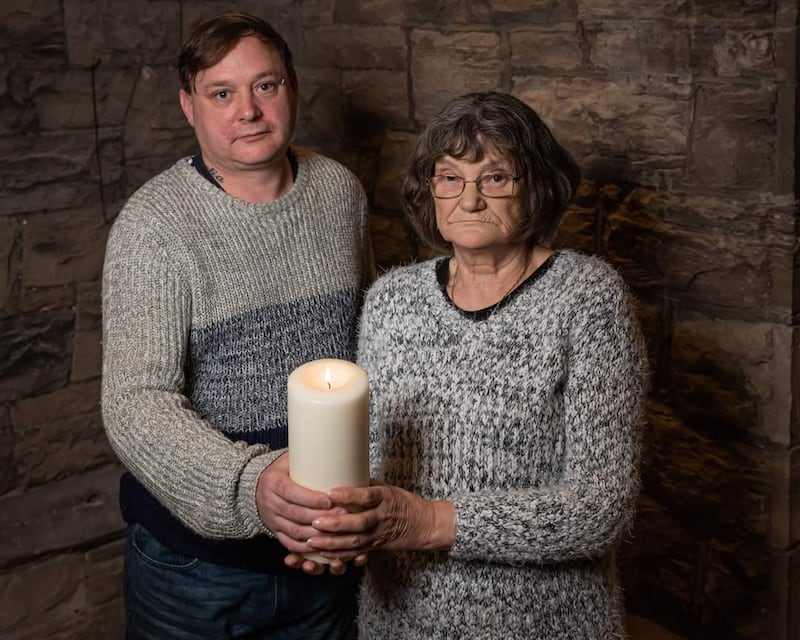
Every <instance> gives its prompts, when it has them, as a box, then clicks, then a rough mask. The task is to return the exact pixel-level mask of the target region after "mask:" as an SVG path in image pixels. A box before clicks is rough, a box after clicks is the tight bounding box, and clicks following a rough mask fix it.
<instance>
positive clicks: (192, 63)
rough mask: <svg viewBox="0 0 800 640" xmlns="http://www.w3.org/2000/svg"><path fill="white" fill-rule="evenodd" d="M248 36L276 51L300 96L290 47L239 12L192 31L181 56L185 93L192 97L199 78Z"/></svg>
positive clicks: (259, 22)
mask: <svg viewBox="0 0 800 640" xmlns="http://www.w3.org/2000/svg"><path fill="white" fill-rule="evenodd" d="M248 36H254V37H256V38H258V39H259V40H261V41H262V42H264V43H266V44H268V45H270V46H272V47H274V48H275V50H276V51H277V52H278V55H279V56H280V58H281V61H282V62H283V66H284V67H286V73H287V75H288V78H286V79H287V80H288V82H289V84H290V85H291V87H292V89H293V90H294V91H295V92H297V73H296V72H295V70H294V64H293V63H292V52H291V50H290V49H289V45H287V44H286V41H285V40H284V39H283V37H282V36H281V34H279V33H278V32H277V31H275V29H273V28H272V27H271V26H270V25H269V24H268V23H267V22H265V21H264V20H262V19H261V18H258V17H256V16H252V15H250V14H247V13H242V12H240V11H225V12H224V13H220V14H219V15H217V16H214V17H213V18H210V19H208V20H206V21H204V22H201V23H199V24H196V25H195V26H194V27H193V28H192V30H191V32H190V33H189V35H188V36H187V38H186V40H185V41H184V43H183V46H182V47H181V52H180V55H179V56H178V76H179V78H180V81H181V87H182V88H183V90H184V91H186V92H187V93H192V90H193V89H194V80H195V78H196V77H197V74H198V73H200V72H201V71H204V70H205V69H209V68H210V67H213V66H214V65H215V64H217V63H218V62H220V61H221V60H222V59H223V58H224V57H225V56H226V55H228V53H230V51H231V50H232V49H233V48H234V47H235V46H236V45H237V44H238V42H239V41H240V40H241V39H242V38H246V37H248Z"/></svg>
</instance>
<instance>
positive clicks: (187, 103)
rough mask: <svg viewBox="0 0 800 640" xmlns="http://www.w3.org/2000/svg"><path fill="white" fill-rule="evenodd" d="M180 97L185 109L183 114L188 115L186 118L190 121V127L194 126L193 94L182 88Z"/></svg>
mask: <svg viewBox="0 0 800 640" xmlns="http://www.w3.org/2000/svg"><path fill="white" fill-rule="evenodd" d="M178 97H179V99H180V103H181V109H182V110H183V115H184V116H186V120H187V122H188V123H189V126H190V127H194V109H193V103H192V100H193V99H192V96H191V95H190V94H188V93H186V91H184V90H183V89H181V90H180V92H179V94H178Z"/></svg>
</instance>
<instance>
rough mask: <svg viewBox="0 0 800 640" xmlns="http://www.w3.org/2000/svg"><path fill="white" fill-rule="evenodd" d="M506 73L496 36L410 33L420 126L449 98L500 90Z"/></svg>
mask: <svg viewBox="0 0 800 640" xmlns="http://www.w3.org/2000/svg"><path fill="white" fill-rule="evenodd" d="M505 72H506V71H505V67H504V63H503V57H502V55H501V52H500V38H499V37H498V35H497V34H495V33H489V32H485V31H467V32H448V33H440V32H438V31H429V30H424V29H415V30H413V31H412V32H411V83H412V96H413V105H414V117H415V118H416V120H417V121H418V122H420V123H427V122H428V120H429V119H430V118H431V117H432V116H433V115H435V114H436V113H438V111H439V110H440V109H441V108H442V106H443V105H444V103H445V102H447V101H448V100H449V99H450V98H455V97H456V96H459V95H461V94H464V93H468V92H470V91H489V90H493V89H500V88H501V87H502V86H503V76H504V73H505Z"/></svg>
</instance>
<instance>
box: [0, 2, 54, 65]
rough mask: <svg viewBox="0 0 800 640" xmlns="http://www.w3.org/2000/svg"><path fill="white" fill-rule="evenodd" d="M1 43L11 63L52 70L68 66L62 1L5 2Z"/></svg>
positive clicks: (0, 24)
mask: <svg viewBox="0 0 800 640" xmlns="http://www.w3.org/2000/svg"><path fill="white" fill-rule="evenodd" d="M0 42H2V43H3V44H2V49H3V50H4V53H5V54H6V56H8V57H7V60H8V62H9V63H11V62H12V61H13V62H14V63H17V64H21V65H23V66H24V67H26V68H38V69H49V70H52V69H53V68H54V67H57V68H58V67H63V66H65V65H66V63H67V52H66V43H65V40H64V20H63V13H62V8H61V2H60V0H39V1H38V2H31V1H30V0H4V1H3V3H2V4H0ZM9 66H11V65H10V64H9Z"/></svg>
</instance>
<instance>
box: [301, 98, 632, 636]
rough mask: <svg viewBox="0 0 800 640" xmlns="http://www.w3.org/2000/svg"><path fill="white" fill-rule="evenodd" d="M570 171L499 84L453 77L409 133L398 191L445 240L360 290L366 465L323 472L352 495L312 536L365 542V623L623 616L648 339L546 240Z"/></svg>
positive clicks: (610, 630) (344, 554) (609, 629)
mask: <svg viewBox="0 0 800 640" xmlns="http://www.w3.org/2000/svg"><path fill="white" fill-rule="evenodd" d="M579 176H580V174H579V169H578V167H577V165H576V164H575V162H574V161H573V160H572V158H571V157H570V156H569V154H568V153H567V152H566V151H565V150H564V149H563V148H562V147H561V146H559V144H558V143H557V142H556V141H555V140H554V139H553V137H552V135H551V133H550V132H549V130H548V129H547V127H546V126H545V125H544V124H543V123H542V121H541V120H540V119H539V117H538V116H537V115H536V113H535V112H534V111H533V110H532V109H531V108H530V107H528V106H527V105H525V104H524V103H522V102H521V101H519V100H517V99H516V98H514V97H512V96H509V95H505V94H500V93H476V94H470V95H465V96H462V97H459V98H456V99H455V100H453V101H451V102H450V103H449V104H447V105H446V106H445V107H444V109H443V110H442V111H441V113H439V114H438V115H437V116H436V117H435V118H434V119H433V120H432V121H431V122H430V124H429V125H428V127H427V128H426V129H425V131H424V132H423V133H422V135H421V137H420V138H419V141H418V143H417V145H416V150H415V153H414V158H413V163H412V167H411V170H410V173H409V175H408V177H407V180H406V183H405V186H404V200H405V211H406V214H407V215H408V217H409V219H410V220H411V222H412V224H413V225H414V227H415V228H416V230H417V232H418V233H419V235H420V236H421V237H422V239H424V240H425V241H427V242H428V243H429V244H430V245H432V246H433V247H434V248H437V249H442V250H445V251H447V252H448V254H449V255H448V256H446V257H441V258H436V259H433V260H430V261H427V262H423V263H420V264H414V265H411V266H408V267H405V268H399V269H396V270H394V271H392V272H390V273H388V274H386V275H384V276H383V277H382V278H380V279H379V280H378V281H377V282H376V283H375V284H374V285H373V286H372V288H371V289H370V291H369V293H368V295H367V300H366V304H365V309H364V314H363V318H362V325H361V333H360V343H359V360H360V362H361V364H362V365H363V366H364V368H365V369H366V370H367V373H368V375H369V378H370V392H371V421H372V425H371V429H372V435H371V456H372V460H371V463H372V467H373V469H372V470H373V477H374V478H375V479H376V481H377V482H375V483H374V484H373V486H371V487H368V488H359V489H335V490H334V491H332V492H331V493H330V494H329V495H330V497H331V499H332V501H333V503H334V504H335V505H338V506H342V507H346V508H348V509H351V510H355V509H358V510H360V511H358V512H357V513H351V514H345V515H335V514H331V515H326V516H324V517H320V518H318V519H316V520H315V521H314V523H313V525H314V527H315V528H316V529H317V530H318V531H319V532H320V534H319V535H318V536H314V537H312V538H311V539H310V540H309V545H310V546H311V547H313V548H315V549H318V550H321V551H324V552H326V553H330V556H331V557H333V558H337V559H345V558H350V557H354V556H356V555H357V554H360V558H362V559H363V554H365V553H367V552H369V564H368V565H367V571H366V574H365V579H364V583H363V585H362V592H361V600H360V614H359V617H360V619H359V627H360V633H361V637H362V638H376V639H379V638H420V639H422V638H425V639H426V640H427V639H429V638H460V639H463V638H498V639H500V638H504V639H505V638H541V639H545V638H546V639H550V638H569V639H570V640H578V639H581V638H586V639H590V638H591V639H603V640H607V639H609V638H622V637H623V636H624V632H623V613H622V608H621V598H620V593H619V590H618V588H617V587H616V581H615V575H614V573H615V572H614V567H613V551H614V548H615V546H616V545H617V543H618V541H619V540H620V537H621V536H622V535H623V534H624V533H625V531H626V530H627V528H628V526H629V524H630V522H631V517H632V514H633V510H634V505H635V502H636V498H637V487H638V481H637V479H638V460H639V428H640V414H641V403H642V397H643V389H644V386H645V359H644V350H643V346H642V341H641V338H640V334H639V331H638V328H637V323H636V320H635V318H634V314H633V311H632V309H631V303H630V301H629V298H628V295H627V292H626V288H625V286H624V284H623V282H622V280H621V279H620V277H619V276H618V275H617V274H616V272H615V271H614V270H613V269H612V268H611V267H609V266H608V264H606V263H605V262H603V261H602V260H600V259H598V258H593V257H588V256H583V255H580V254H577V253H574V252H571V251H560V252H554V251H552V250H550V249H548V248H547V247H546V244H545V242H546V241H547V240H548V239H549V238H550V237H551V235H552V234H553V232H554V230H555V228H556V226H557V223H558V220H559V217H560V216H561V214H562V212H563V211H564V209H565V207H566V205H567V203H568V202H569V200H570V199H571V197H572V194H573V192H574V190H575V188H576V187H577V185H578V182H579ZM354 508H355V509H354ZM337 562H338V561H337ZM295 566H297V563H296V562H295ZM337 566H338V565H337ZM306 568H309V567H308V565H306Z"/></svg>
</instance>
